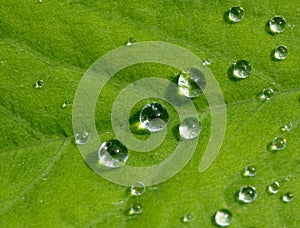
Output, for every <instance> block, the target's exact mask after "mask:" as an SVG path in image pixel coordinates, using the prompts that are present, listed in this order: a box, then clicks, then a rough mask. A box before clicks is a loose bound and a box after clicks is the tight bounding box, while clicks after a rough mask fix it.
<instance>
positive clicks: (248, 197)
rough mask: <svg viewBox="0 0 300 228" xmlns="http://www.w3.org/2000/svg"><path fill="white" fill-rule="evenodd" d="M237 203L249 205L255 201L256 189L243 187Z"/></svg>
mask: <svg viewBox="0 0 300 228" xmlns="http://www.w3.org/2000/svg"><path fill="white" fill-rule="evenodd" d="M238 199H239V201H241V202H244V203H251V202H252V201H253V200H255V199H256V188H255V187H253V186H243V187H241V188H240V191H239V198H238Z"/></svg>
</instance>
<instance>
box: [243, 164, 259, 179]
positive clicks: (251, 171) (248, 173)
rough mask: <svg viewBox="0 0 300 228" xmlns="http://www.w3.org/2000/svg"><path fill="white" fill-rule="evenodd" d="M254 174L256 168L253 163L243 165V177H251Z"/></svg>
mask: <svg viewBox="0 0 300 228" xmlns="http://www.w3.org/2000/svg"><path fill="white" fill-rule="evenodd" d="M255 174H256V168H255V166H253V165H248V166H246V167H245V170H244V173H243V176H244V177H253V176H255Z"/></svg>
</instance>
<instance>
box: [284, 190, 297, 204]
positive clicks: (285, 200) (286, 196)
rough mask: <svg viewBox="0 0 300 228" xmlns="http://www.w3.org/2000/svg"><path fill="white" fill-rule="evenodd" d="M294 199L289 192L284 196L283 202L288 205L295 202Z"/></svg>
mask: <svg viewBox="0 0 300 228" xmlns="http://www.w3.org/2000/svg"><path fill="white" fill-rule="evenodd" d="M293 199H294V195H293V194H292V193H290V192H287V193H285V194H284V195H283V196H282V200H283V201H284V202H287V203H289V202H291V201H293Z"/></svg>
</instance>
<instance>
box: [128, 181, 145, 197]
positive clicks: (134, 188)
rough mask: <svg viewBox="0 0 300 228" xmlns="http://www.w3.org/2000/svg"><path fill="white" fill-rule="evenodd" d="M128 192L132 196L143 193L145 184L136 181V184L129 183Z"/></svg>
mask: <svg viewBox="0 0 300 228" xmlns="http://www.w3.org/2000/svg"><path fill="white" fill-rule="evenodd" d="M130 192H131V195H133V196H141V195H143V194H144V192H145V184H144V183H143V182H137V183H136V184H133V185H131V188H130Z"/></svg>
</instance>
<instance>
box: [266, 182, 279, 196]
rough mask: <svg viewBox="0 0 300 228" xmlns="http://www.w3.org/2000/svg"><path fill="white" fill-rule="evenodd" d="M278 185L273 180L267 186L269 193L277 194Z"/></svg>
mask: <svg viewBox="0 0 300 228" xmlns="http://www.w3.org/2000/svg"><path fill="white" fill-rule="evenodd" d="M279 188H280V185H279V183H278V182H277V181H275V182H273V183H272V184H270V185H269V186H268V192H269V193H271V194H277V193H278V191H279Z"/></svg>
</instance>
